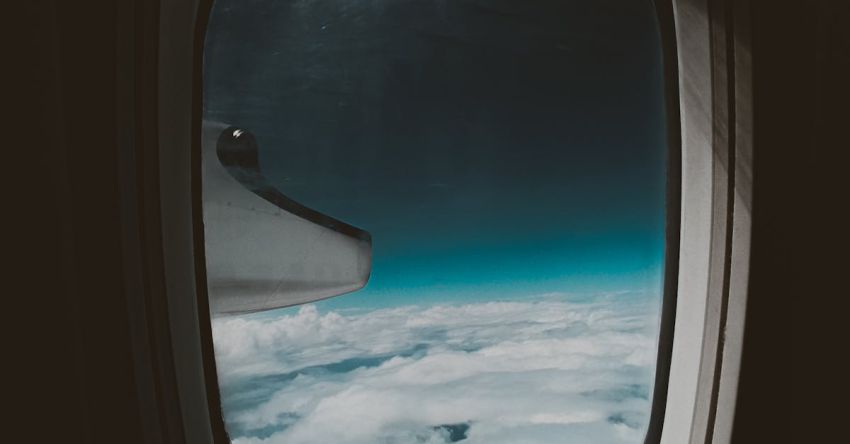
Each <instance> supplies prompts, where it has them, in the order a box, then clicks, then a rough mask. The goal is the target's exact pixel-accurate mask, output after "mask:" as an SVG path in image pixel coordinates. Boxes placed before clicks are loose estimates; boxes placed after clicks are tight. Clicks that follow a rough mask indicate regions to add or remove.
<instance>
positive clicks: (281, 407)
mask: <svg viewBox="0 0 850 444" xmlns="http://www.w3.org/2000/svg"><path fill="white" fill-rule="evenodd" d="M656 308H657V304H656V303H655V301H651V300H650V298H635V299H629V298H623V299H621V300H612V301H608V302H605V303H579V304H577V303H568V302H558V301H551V300H545V301H537V302H499V303H481V304H470V305H462V306H435V307H402V308H396V309H384V310H376V311H371V312H363V313H354V314H345V315H343V314H340V313H334V312H331V313H327V314H320V313H319V312H318V311H317V310H316V308H315V307H313V306H310V305H308V306H304V307H301V308H300V309H299V310H298V311H297V312H296V313H294V314H291V315H287V316H282V317H280V318H277V319H272V320H258V319H252V318H249V317H243V318H228V319H217V320H215V321H214V323H213V328H214V339H215V346H216V354H217V359H218V366H219V373H220V374H219V379H220V382H221V387H222V392H223V396H224V398H225V406H224V407H225V410H226V411H225V416H226V418H227V423H228V427H229V428H230V430H231V433H232V434H233V437H234V438H236V439H235V441H234V442H236V443H238V444H256V443H264V444H277V443H286V444H308V443H317V444H326V443H351V444H375V443H386V444H394V443H398V444H406V443H446V442H451V441H452V437H453V435H454V439H458V438H460V437H462V436H465V437H466V439H465V440H463V441H462V442H463V443H467V444H477V443H482V444H483V443H487V444H499V443H512V444H521V443H529V444H532V443H559V442H576V443H584V442H587V443H594V444H605V443H634V442H639V441H641V440H642V438H643V429H644V428H645V425H646V422H647V420H648V414H649V407H650V400H649V399H648V398H649V393H650V389H651V384H652V376H653V375H652V373H653V366H654V361H655V350H656V342H655V335H656V333H657V309H656Z"/></svg>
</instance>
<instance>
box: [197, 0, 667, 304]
mask: <svg viewBox="0 0 850 444" xmlns="http://www.w3.org/2000/svg"><path fill="white" fill-rule="evenodd" d="M216 9H217V11H219V12H218V13H217V14H214V15H213V17H212V20H211V22H210V26H209V32H208V34H207V46H206V53H205V54H206V60H205V118H207V119H210V120H217V121H223V122H227V123H229V124H233V125H237V126H241V127H243V128H245V129H248V130H249V131H251V132H253V133H254V134H255V135H256V137H257V140H258V143H259V146H260V162H261V168H262V169H263V171H264V173H265V175H266V176H267V177H268V178H269V179H270V180H271V182H272V183H274V184H275V185H276V186H277V187H278V188H279V189H280V190H281V191H282V192H283V193H284V194H286V195H288V196H290V197H292V198H293V199H295V200H298V201H299V202H301V203H303V204H305V205H307V206H310V207H312V208H315V209H317V210H319V211H322V212H324V213H326V214H329V215H331V216H333V217H336V218H338V219H341V220H343V221H345V222H348V223H350V224H353V225H355V226H358V227H360V228H363V229H365V230H367V231H369V232H370V233H372V237H373V246H374V264H373V274H372V277H371V280H370V282H369V284H368V286H367V287H366V288H365V289H364V290H361V291H359V292H357V293H355V294H352V295H347V296H343V297H340V298H335V299H333V300H331V301H329V302H326V303H324V304H325V305H326V306H328V307H335V308H341V307H350V306H374V307H379V306H387V305H394V304H401V303H421V302H431V301H449V300H458V299H460V300H471V299H482V298H483V299H486V298H512V297H519V296H524V295H535V294H541V293H549V292H567V293H594V292H612V291H627V290H638V291H645V290H649V291H650V293H655V294H656V296H657V291H653V290H658V289H659V288H660V276H661V269H662V261H663V242H664V190H665V174H666V172H665V152H666V143H665V134H666V129H665V124H664V109H663V97H662V80H663V78H662V75H663V73H662V67H661V58H660V41H659V36H658V31H657V24H656V22H655V16H654V12H653V9H652V5H651V3H650V1H648V0H646V1H643V0H583V1H576V0H557V1H555V0H552V1H543V0H537V1H523V0H512V1H507V0H502V1H495V0H493V1H484V0H368V1H367V0H359V1H356V0H309V1H269V0H263V1H245V0H217V1H216Z"/></svg>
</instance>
